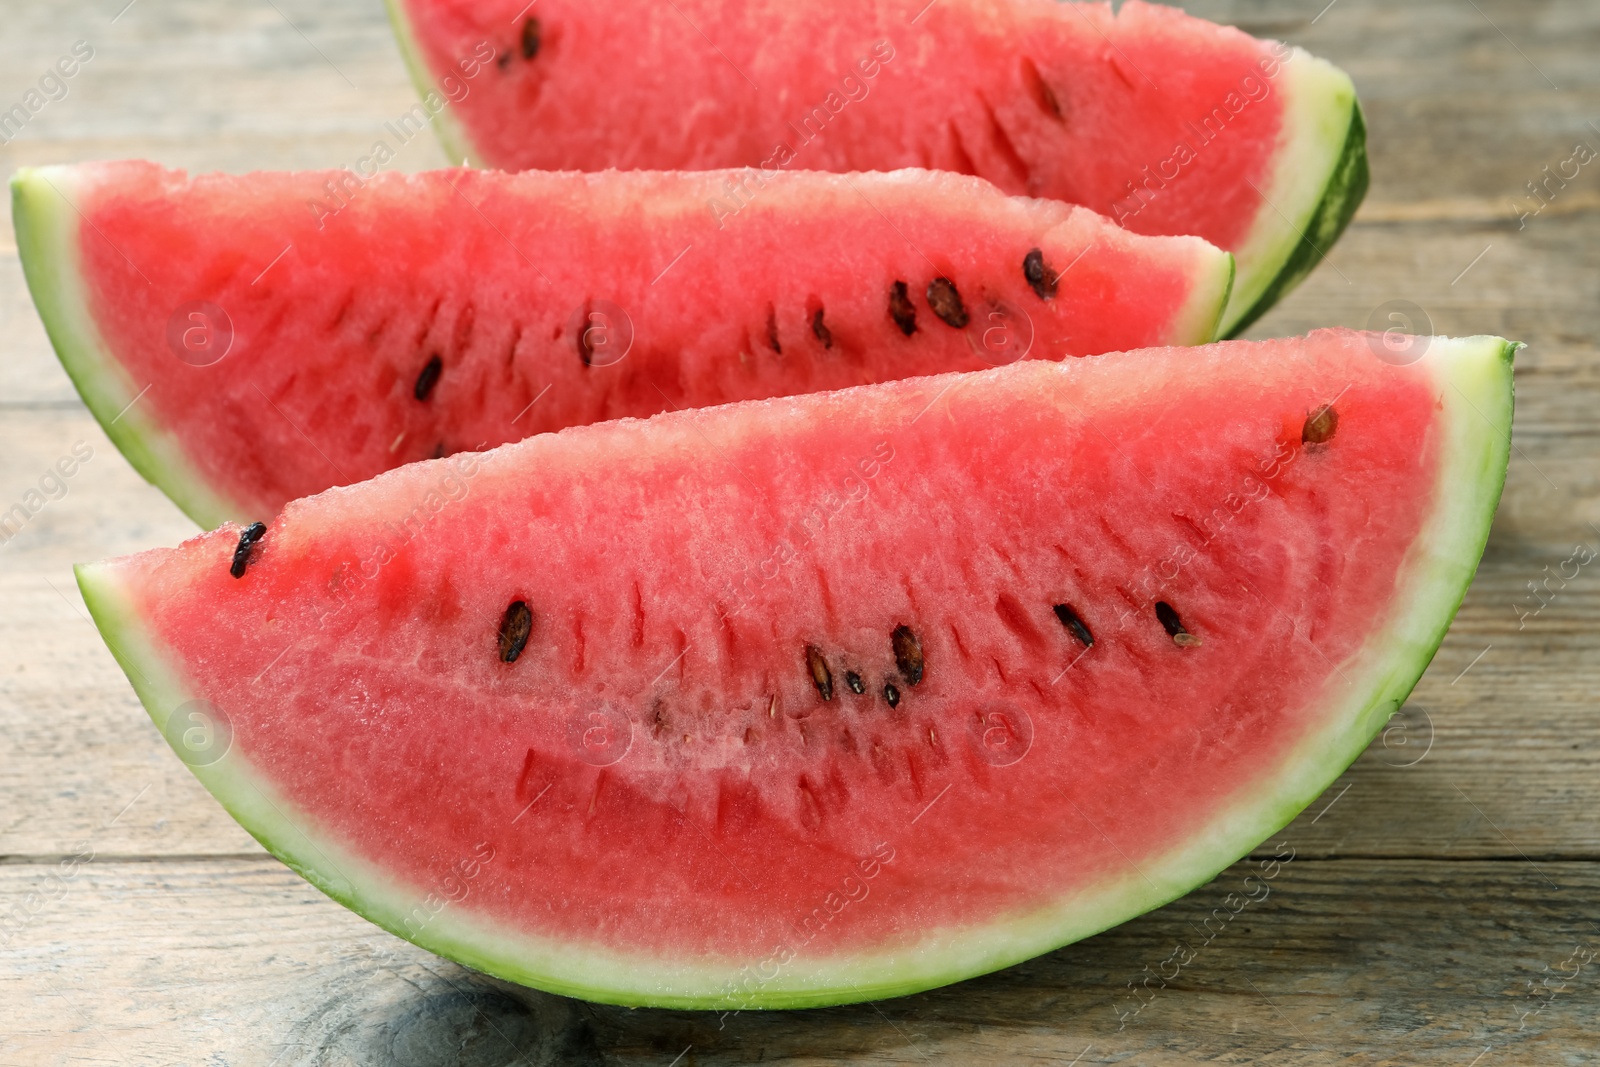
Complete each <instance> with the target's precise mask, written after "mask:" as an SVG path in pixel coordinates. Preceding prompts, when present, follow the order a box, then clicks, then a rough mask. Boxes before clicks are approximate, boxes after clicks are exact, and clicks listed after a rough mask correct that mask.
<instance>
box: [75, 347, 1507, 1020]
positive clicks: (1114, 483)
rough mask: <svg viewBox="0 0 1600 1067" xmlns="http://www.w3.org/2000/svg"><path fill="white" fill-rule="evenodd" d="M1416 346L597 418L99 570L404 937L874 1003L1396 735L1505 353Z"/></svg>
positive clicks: (204, 707) (204, 751) (1053, 926)
mask: <svg viewBox="0 0 1600 1067" xmlns="http://www.w3.org/2000/svg"><path fill="white" fill-rule="evenodd" d="M1385 340H1392V339H1386V338H1384V337H1381V336H1376V335H1363V334H1357V333H1352V332H1349V331H1324V332H1319V333H1315V334H1312V335H1310V336H1309V337H1307V338H1301V339H1294V340H1281V341H1267V342H1233V343H1226V344H1219V345H1213V346H1208V347H1204V348H1198V349H1166V350H1152V351H1145V352H1136V353H1129V354H1125V355H1112V356H1106V357H1103V358H1099V359H1092V360H1074V361H1068V362H1066V363H1048V362H1042V361H1024V362H1020V363H1017V364H1013V365H1011V366H1008V367H1005V368H1001V369H997V370H991V371H983V372H978V373H973V374H967V375H949V376H939V377H931V378H921V379H910V380H905V381H900V382H893V383H888V384H881V385H872V386H863V387H859V388H856V389H850V390H844V391H839V392H833V393H822V394H812V395H808V396H802V397H793V398H787V399H779V400H768V401H759V402H750V403H743V404H736V405H730V406H725V407H718V408H709V409H701V410H697V411H689V412H682V413H669V414H664V415H659V416H657V417H655V418H653V419H650V420H648V421H620V422H612V423H604V424H599V425H594V426H588V427H581V428H575V429H570V430H566V431H563V432H561V433H558V434H544V435H540V436H538V437H534V438H530V439H528V440H525V441H522V442H520V443H517V444H513V445H507V446H504V447H502V448H500V449H497V450H495V451H493V452H490V453H486V454H481V455H478V454H469V455H464V456H458V457H452V458H450V459H447V460H441V461H434V462H423V463H418V464H413V465H410V466H407V467H405V468H402V469H400V470H397V471H392V472H390V473H388V474H384V475H381V476H380V477H378V478H376V479H374V480H372V481H370V482H366V483H363V484H361V485H358V486H353V487H350V488H343V489H335V490H332V491H329V492H327V493H324V494H322V495H320V496H317V497H312V498H310V499H307V500H302V501H297V502H295V503H293V504H291V505H290V506H289V507H288V508H286V509H285V510H284V512H283V513H282V514H281V515H279V516H278V517H277V518H276V519H274V520H273V522H272V523H271V525H270V527H267V528H265V530H264V532H263V530H262V529H261V528H252V529H249V530H244V531H241V529H240V528H239V527H238V526H234V525H229V526H225V527H223V528H222V529H219V530H217V531H214V532H212V533H208V534H204V535H202V536H199V537H197V538H195V539H193V540H191V541H188V542H186V543H185V544H184V545H182V546H180V547H179V548H176V549H159V550H155V551H150V552H145V553H142V554H139V555H135V556H129V557H126V558H123V559H118V560H112V561H109V562H105V563H98V564H93V565H87V566H83V567H80V568H79V570H78V578H79V584H80V586H81V588H82V590H83V593H84V597H85V599H86V601H87V602H88V604H89V607H90V609H91V611H92V612H93V614H94V618H95V620H96V623H97V624H98V626H99V627H100V630H101V633H102V634H103V635H104V636H105V639H106V642H107V644H108V645H109V646H110V647H111V650H112V651H113V653H114V654H115V655H116V657H117V659H118V660H119V661H120V662H121V663H122V665H123V668H124V669H125V670H126V672H127V674H128V676H129V678H130V679H131V680H132V682H133V684H134V687H135V689H136V690H137V691H138V693H139V696H140V698H141V699H142V700H143V701H144V704H145V706H146V708H148V709H149V711H150V714H151V716H152V718H153V719H154V720H155V723H156V725H157V726H158V727H159V728H161V729H162V730H163V732H164V733H165V735H166V736H167V738H168V739H169V740H170V741H171V742H172V743H173V745H174V747H175V748H176V749H177V750H178V752H179V754H180V755H182V756H183V757H184V758H185V760H186V762H188V763H190V764H191V766H193V769H194V772H195V774H196V775H197V776H198V777H199V778H200V780H201V781H202V782H203V783H204V784H205V785H206V787H207V788H209V789H210V790H211V791H212V792H213V793H214V794H215V795H216V796H217V798H218V799H219V800H220V801H221V802H222V803H223V805H224V806H225V807H226V808H227V809H228V810H229V811H230V812H231V813H232V814H233V815H234V817H235V818H237V819H238V820H239V821H240V822H241V823H242V824H243V825H244V826H245V827H246V828H247V829H248V830H249V831H250V832H251V833H252V834H254V835H255V836H256V837H257V838H258V839H259V840H260V841H261V842H262V843H263V844H264V845H265V846H266V847H267V848H268V849H269V850H271V851H272V852H273V853H274V854H276V855H277V856H279V857H281V858H282V859H283V860H284V861H285V862H286V863H288V864H289V865H290V866H292V867H293V868H294V869H295V870H296V871H298V872H300V873H301V874H303V875H304V876H305V877H307V878H308V879H310V880H311V881H312V882H313V883H314V884H315V885H316V886H317V887H318V888H320V889H322V890H323V891H324V892H326V893H328V894H329V895H330V896H332V897H334V898H335V899H336V900H338V901H340V902H342V903H344V904H346V905H347V906H349V907H351V908H353V909H355V910H356V911H358V912H360V913H361V914H362V915H365V916H366V917H368V918H369V919H371V920H372V921H373V922H376V923H378V924H379V925H381V926H383V927H385V928H387V929H389V930H392V931H394V932H395V933H397V934H400V935H401V936H404V937H408V938H410V939H411V940H413V941H415V942H416V943H417V944H419V945H422V946H424V947H426V948H429V949H431V950H433V951H435V952H438V953H440V954H442V955H445V956H449V957H451V958H453V959H456V960H459V961H461V962H462V963H465V964H468V965H470V966H473V967H476V968H479V969H481V970H484V971H487V972H489V973H492V974H495V975H499V976H501V977H504V978H508V979H511V980H514V981H517V982H524V983H527V984H530V985H534V986H538V987H541V988H544V989H548V990H552V991H555V992H559V993H564V994H570V995H574V996H580V997H586V998H590V999H594V1000H600V1001H608V1002H615V1003H621V1004H641V1005H675V1006H681V1007H791V1006H801V1005H814V1004H827V1003H835V1002H841V1001H851V1000H859V999H864V998H871V997H882V996H890V995H894V994H900V993H906V992H910V991H913V990H917V989H923V988H926V987H929V986H933V985H937V984H940V983H945V982H951V981H955V980H957V979H961V978H965V977H968V976H971V975H975V974H980V973H983V972H985V971H989V970H993V969H995V968H998V967H1003V966H1006V965H1007V964H1010V963H1014V962H1016V961H1018V960H1022V959H1026V958H1028V957H1030V956H1033V955H1036V954H1038V953H1040V952H1044V951H1047V950H1049V949H1051V948H1054V947H1056V946H1058V945H1062V944H1064V943H1067V942H1069V941H1073V940H1075V939H1078V938H1082V937H1085V936H1087V935H1089V934H1092V933H1094V932H1096V931H1098V930H1102V929H1104V928H1106V927H1108V926H1110V925H1112V924H1114V923H1118V922H1121V921H1123V920H1125V919H1127V918H1129V917H1130V916H1133V915H1137V914H1139V913H1140V912H1143V911H1145V910H1147V909H1149V908H1152V907H1155V906H1156V905H1159V904H1161V903H1163V902H1165V901H1168V900H1171V899H1173V898H1174V897H1176V896H1178V895H1180V894H1182V893H1184V892H1186V891H1188V890H1189V889H1191V888H1193V887H1194V886H1197V885H1199V884H1201V883H1203V882H1205V881H1206V880H1207V879H1209V878H1210V877H1212V876H1213V875H1214V874H1215V873H1216V872H1217V871H1218V870H1220V869H1221V868H1223V867H1224V866H1226V865H1227V864H1228V863H1230V862H1232V861H1233V860H1234V859H1236V858H1237V857H1239V856H1240V855H1242V854H1244V853H1245V852H1246V851H1248V850H1249V849H1250V848H1251V847H1253V846H1254V845H1256V844H1257V843H1258V842H1260V841H1262V840H1263V839H1264V838H1266V837H1267V836H1268V835H1269V834H1271V833H1272V832H1273V831H1275V830H1277V829H1278V828H1280V827H1282V826H1283V825H1284V824H1285V823H1287V822H1288V821H1289V819H1290V818H1291V817H1293V816H1294V814H1295V813H1296V812H1298V811H1299V810H1300V809H1301V808H1302V807H1303V806H1304V805H1306V804H1307V803H1308V802H1309V801H1310V800H1311V799H1313V798H1314V797H1316V796H1317V795H1318V794H1319V792H1321V791H1322V790H1323V789H1324V788H1325V787H1326V786H1327V785H1328V784H1329V783H1330V782H1331V781H1333V780H1334V778H1335V777H1337V775H1338V774H1339V773H1340V772H1341V771H1342V770H1343V769H1344V767H1345V766H1346V765H1347V764H1349V763H1350V762H1351V760H1353V759H1354V758H1355V757H1356V755H1357V754H1358V753H1359V752H1360V751H1361V750H1362V748H1363V747H1364V746H1365V745H1366V744H1367V742H1368V741H1369V740H1370V739H1371V738H1372V736H1373V735H1374V733H1375V732H1376V731H1377V730H1378V729H1379V727H1380V726H1381V725H1382V724H1383V723H1384V721H1385V720H1386V719H1387V718H1388V716H1389V715H1390V714H1391V713H1393V712H1394V711H1395V710H1396V709H1397V708H1398V707H1399V706H1400V705H1401V704H1402V703H1403V702H1404V700H1405V698H1406V695H1407V694H1408V693H1409V692H1410V690H1411V688H1412V686H1413V685H1414V684H1415V682H1416V681H1417V678H1418V676H1419V675H1420V674H1421V673H1422V671H1423V668H1424V667H1426V665H1427V664H1428V661H1429V659H1430V657H1431V656H1432V655H1433V653H1434V650H1435V649H1436V648H1437V647H1438V644H1439V642H1440V640H1441V639H1442V638H1443V635H1444V633H1445V630H1446V628H1447V627H1448V625H1449V623H1450V619H1451V617H1452V615H1453V613H1454V612H1455V609H1456V607H1457V605H1458V604H1459V603H1460V601H1461V598H1462V596H1463V594H1464V592H1465V590H1466V588H1467V585H1468V583H1469V581H1470V580H1471V578H1472V574H1473V570H1474V568H1475V566H1476V564H1477V561H1478V558H1479V555H1480V553H1481V551H1482V549H1483V546H1484V543H1485V540H1486V538H1487V536H1488V530H1489V523H1490V519H1491V517H1492V516H1493V514H1494V510H1495V506H1496V501H1497V500H1498V497H1499V494H1500V489H1501V485H1502V481H1503V478H1504V475H1505V470H1506V459H1507V451H1508V448H1509V441H1510V438H1509V430H1510V424H1511V402H1512V396H1511V392H1512V388H1511V355H1512V351H1513V349H1514V348H1515V347H1516V346H1514V345H1511V344H1508V343H1507V342H1505V341H1502V340H1499V339H1498V338H1484V337H1479V338H1469V339H1464V340H1447V339H1443V338H1435V339H1432V341H1431V344H1429V343H1428V342H1427V341H1426V340H1423V339H1418V340H1417V341H1415V342H1414V347H1413V348H1411V349H1410V351H1411V354H1412V355H1416V354H1417V353H1418V351H1419V350H1420V347H1421V346H1423V345H1427V348H1426V353H1425V355H1422V356H1421V358H1419V359H1416V360H1415V361H1414V362H1410V363H1405V364H1403V365H1402V364H1398V363H1396V362H1395V361H1394V354H1393V350H1392V349H1391V348H1387V347H1385V345H1384V342H1385ZM1377 353H1381V354H1382V356H1381V357H1380V355H1378V354H1377Z"/></svg>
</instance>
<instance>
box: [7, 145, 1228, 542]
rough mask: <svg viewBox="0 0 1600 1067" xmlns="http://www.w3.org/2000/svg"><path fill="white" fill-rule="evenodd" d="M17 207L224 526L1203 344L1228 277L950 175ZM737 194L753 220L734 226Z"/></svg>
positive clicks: (106, 194)
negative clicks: (399, 470) (1034, 361)
mask: <svg viewBox="0 0 1600 1067" xmlns="http://www.w3.org/2000/svg"><path fill="white" fill-rule="evenodd" d="M14 188H15V197H16V201H15V202H16V208H15V216H16V219H17V227H18V233H19V240H18V244H19V248H20V249H21V252H22V256H23V262H24V265H25V267H26V268H27V272H28V279H29V284H30V286H31V287H32V289H33V293H34V296H35V300H36V302H37V303H38V305H39V307H40V310H41V313H42V314H43V315H44V318H45V321H46V324H47V326H49V328H50V331H51V336H52V338H53V339H54V340H55V342H56V347H57V351H58V352H59V353H60V355H61V358H62V361H63V363H64V364H65V365H66V366H67V369H68V370H69V372H71V373H72V375H73V378H74V380H75V381H76V382H77V384H78V386H79V390H80V391H81V392H82V393H83V395H84V397H85V399H86V400H88V402H89V405H90V407H91V409H92V410H93V411H94V413H95V415H96V416H97V417H98V418H99V419H100V421H101V423H102V425H105V426H106V428H107V431H108V432H109V433H110V434H111V435H112V437H113V439H114V440H116V441H117V443H118V445H119V446H120V447H122V448H123V450H124V452H126V453H127V454H128V455H129V458H130V459H131V460H133V462H134V464H135V466H137V467H138V468H139V469H140V471H141V472H142V473H144V474H145V476H146V477H148V478H150V479H151V480H152V481H154V482H155V483H156V484H157V485H158V486H160V487H161V488H162V489H163V490H165V491H166V492H167V493H168V494H169V495H171V496H172V497H173V498H174V499H175V500H177V501H178V503H179V504H180V506H182V507H184V508H185V510H187V511H188V512H189V513H190V514H191V515H192V516H193V517H194V518H195V519H196V520H197V521H199V522H200V523H202V524H203V525H207V526H210V525H215V524H216V523H218V522H221V521H223V520H224V519H237V520H241V521H248V520H250V519H256V518H265V517H269V516H271V515H273V514H275V513H276V512H277V511H278V509H279V508H281V507H282V506H283V504H284V503H285V502H287V501H288V500H291V499H294V498H296V497H300V496H306V495H309V494H311V493H316V492H320V491H321V490H323V489H326V488H328V487H330V486H333V485H337V484H342V483H347V482H355V481H359V480H362V479H364V478H369V477H371V476H373V475H375V474H377V473H379V472H381V471H384V470H388V469H390V468H393V467H398V466H400V465H401V464H403V463H406V462H410V461H412V460H417V459H423V458H428V457H433V456H440V455H444V454H448V453H452V452H456V451H459V450H463V449H478V448H483V447H487V446H490V445H498V444H501V443H502V442H505V441H511V440H516V439H518V438H521V437H523V436H526V435H528V434H532V433H538V432H540V431H545V430H554V429H559V428H561V427H563V426H569V425H574V424H581V423H588V422H594V421H598V420H603V419H612V418H618V417H622V416H630V415H631V416H644V415H650V414H654V413H656V412H659V411H665V410H671V409H676V408H684V407H701V406H707V405H711V404H717V403H724V402H728V401H734V400H743V399H751V398H759V397H767V396H775V395H785V394H791V393H800V392H811V391H815V390H822V389H834V388H842V387H845V386H850V385H859V384H861V383H864V382H872V381H882V380H889V379H895V378H904V377H909V376H913V375H920V374H930V373H937V372H943V371H951V370H968V369H978V368H983V367H986V366H991V365H995V364H998V363H1004V362H1007V361H1010V360H1015V359H1017V358H1019V357H1021V356H1023V355H1025V354H1026V355H1028V356H1030V357H1040V358H1049V359H1060V358H1062V357H1065V356H1071V355H1085V354H1089V353H1095V352H1104V351H1110V350H1116V349H1120V348H1127V347H1131V346H1135V345H1154V344H1198V343H1204V342H1206V341H1209V340H1210V339H1211V338H1212V336H1213V332H1214V330H1215V326H1216V322H1217V318H1218V316H1219V315H1220V313H1221V310H1222V306H1223V304H1224V302H1225V301H1226V300H1227V292H1228V286H1229V284H1230V280H1231V276H1232V273H1231V272H1232V263H1231V260H1230V258H1229V257H1228V255H1227V254H1226V253H1224V252H1221V251H1219V250H1217V249H1216V248H1213V247H1211V246H1210V245H1207V244H1206V243H1205V242H1204V241H1201V240H1198V239H1196V238H1146V237H1139V236H1136V235H1132V234H1128V233H1125V232H1124V231H1122V230H1120V229H1118V228H1117V227H1115V226H1114V225H1112V224H1110V223H1109V222H1107V221H1106V220H1105V219H1102V218H1100V217H1098V216H1096V215H1094V214H1093V213H1091V212H1089V211H1086V210H1083V209H1081V208H1074V207H1069V206H1068V205H1065V204H1059V203H1054V202H1048V201H1035V200H1025V199H1020V198H1013V197H1008V196H1005V195H1004V194H1002V193H1000V192H998V191H997V190H995V189H994V188H993V187H992V186H990V185H988V184H986V183H984V182H981V181H978V180H976V179H972V178H964V177H960V176H957V175H950V174H934V173H927V172H900V173H895V174H860V175H831V174H814V173H794V174H786V175H783V176H782V177H781V179H774V180H772V181H769V182H767V183H766V184H765V187H764V188H761V189H759V190H757V189H752V188H750V187H749V186H748V184H747V179H746V177H745V176H744V175H740V174H718V173H706V172H700V173H693V174H662V173H629V174H621V173H615V172H613V173H607V174H576V173H568V174H548V173H530V174H522V175H507V174H500V173H492V172H481V171H454V172H434V173H428V174H419V175H410V176H406V175H399V174H379V175H377V176H375V177H371V178H368V179H366V180H364V181H362V180H357V179H356V178H355V176H354V175H352V174H351V173H349V172H343V171H330V172H307V173H296V174H275V173H257V174H250V175H244V176H238V177H234V176H227V175H207V176H200V177H193V178H191V177H189V176H187V175H185V174H183V173H181V172H175V171H169V170H164V169H162V168H160V167H156V166H154V165H152V164H144V163H114V164H93V165H87V166H81V167H71V168H45V169H42V170H36V171H25V172H23V173H22V174H21V175H19V176H18V178H17V179H16V180H15V181H14ZM738 188H743V189H744V192H745V195H746V196H748V198H749V199H748V200H747V201H745V202H744V206H743V207H742V209H741V210H739V212H738V213H737V214H734V215H729V214H723V213H719V212H718V211H717V210H716V209H715V202H718V201H719V200H720V199H721V198H724V197H727V196H728V195H729V191H730V190H736V189H738ZM136 398H137V399H138V403H137V404H133V401H134V400H135V399H136ZM130 405H132V406H130Z"/></svg>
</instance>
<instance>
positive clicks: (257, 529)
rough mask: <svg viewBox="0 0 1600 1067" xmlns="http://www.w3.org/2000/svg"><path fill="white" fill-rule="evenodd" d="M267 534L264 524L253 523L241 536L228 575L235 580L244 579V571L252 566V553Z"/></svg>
mask: <svg viewBox="0 0 1600 1067" xmlns="http://www.w3.org/2000/svg"><path fill="white" fill-rule="evenodd" d="M266 532H267V524H266V523H264V522H252V523H251V524H250V525H249V526H246V527H245V528H244V530H243V531H241V532H240V534H239V546H238V547H237V548H235V549H234V550H233V565H232V566H230V567H229V568H228V573H229V574H231V575H233V576H234V577H235V578H243V577H244V569H245V568H246V567H248V566H250V553H251V550H252V549H253V548H255V544H256V542H257V541H259V540H261V538H262V537H263V536H264V535H265V534H266Z"/></svg>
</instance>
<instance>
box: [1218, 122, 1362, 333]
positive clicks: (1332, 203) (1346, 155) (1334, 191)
mask: <svg viewBox="0 0 1600 1067" xmlns="http://www.w3.org/2000/svg"><path fill="white" fill-rule="evenodd" d="M1370 180H1371V175H1370V172H1369V171H1368V169H1367V124H1366V121H1365V120H1364V118H1363V117H1362V114H1361V105H1360V103H1359V102H1357V101H1355V100H1352V101H1351V103H1350V124H1349V128H1348V130H1347V132H1346V134H1345V141H1344V148H1343V149H1342V150H1341V151H1340V153H1339V162H1338V164H1337V165H1336V166H1335V167H1334V169H1333V176H1332V177H1331V178H1330V179H1329V181H1328V185H1327V188H1326V189H1324V191H1323V195H1322V201H1321V203H1319V204H1318V205H1317V209H1316V211H1315V212H1313V213H1312V216H1311V219H1310V221H1309V222H1307V223H1306V225H1305V227H1304V229H1303V232H1302V234H1301V235H1300V238H1299V240H1298V241H1297V242H1296V243H1295V245H1294V250H1293V251H1292V252H1291V253H1290V254H1289V258H1288V259H1287V260H1286V261H1285V262H1284V264H1283V266H1282V267H1281V268H1280V269H1279V270H1278V273H1277V274H1276V275H1275V276H1274V277H1273V278H1272V280H1271V281H1270V282H1269V283H1268V284H1267V287H1266V289H1264V290H1263V291H1262V293H1261V295H1260V296H1259V297H1257V298H1256V302H1255V303H1254V304H1253V305H1251V307H1250V310H1248V311H1246V312H1244V313H1243V314H1240V315H1238V316H1237V317H1235V318H1231V319H1230V318H1228V316H1227V314H1226V313H1225V314H1224V323H1225V324H1224V325H1222V326H1221V327H1219V333H1221V332H1222V331H1226V334H1227V336H1229V337H1238V336H1239V335H1240V334H1242V333H1243V332H1244V331H1245V330H1247V329H1249V328H1250V326H1251V325H1252V324H1254V323H1255V321H1256V320H1257V319H1259V318H1260V317H1261V316H1262V315H1265V314H1266V313H1267V312H1268V311H1270V310H1271V309H1272V306H1273V305H1274V304H1276V303H1277V302H1278V301H1279V300H1281V299H1283V297H1284V296H1285V295H1286V294H1287V293H1288V292H1289V291H1290V290H1291V289H1293V288H1294V287H1295V286H1297V285H1299V284H1300V283H1301V282H1302V281H1303V280H1304V279H1305V277H1306V275H1308V274H1310V273H1311V271H1312V270H1313V269H1314V268H1315V267H1316V266H1317V264H1319V263H1321V262H1322V260H1323V259H1324V258H1325V257H1326V256H1327V253H1328V249H1330V248H1332V247H1333V245H1334V243H1335V242H1336V241H1338V240H1339V237H1340V235H1342V234H1343V233H1344V231H1345V228H1346V227H1347V226H1349V225H1350V220H1351V219H1352V218H1354V217H1355V213H1356V209H1357V208H1359V207H1360V206H1361V201H1362V200H1363V199H1365V197H1366V195H1367V185H1368V183H1369V181H1370ZM1228 310H1229V311H1230V312H1231V311H1232V310H1233V306H1232V303H1231V301H1230V307H1229V309H1228Z"/></svg>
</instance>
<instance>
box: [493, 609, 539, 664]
mask: <svg viewBox="0 0 1600 1067" xmlns="http://www.w3.org/2000/svg"><path fill="white" fill-rule="evenodd" d="M532 632H533V610H532V609H531V608H529V607H528V604H527V601H525V600H513V601H512V602H511V606H510V607H508V608H506V613H505V617H504V618H502V619H501V620H500V662H501V663H515V662H517V657H518V656H520V655H522V650H523V649H524V648H526V647H527V646H528V635H529V634H531V633H532Z"/></svg>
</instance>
